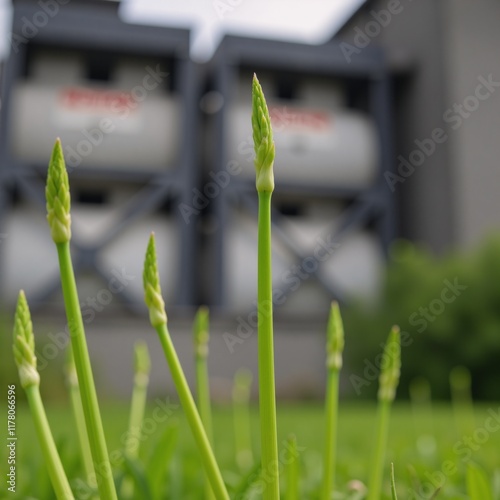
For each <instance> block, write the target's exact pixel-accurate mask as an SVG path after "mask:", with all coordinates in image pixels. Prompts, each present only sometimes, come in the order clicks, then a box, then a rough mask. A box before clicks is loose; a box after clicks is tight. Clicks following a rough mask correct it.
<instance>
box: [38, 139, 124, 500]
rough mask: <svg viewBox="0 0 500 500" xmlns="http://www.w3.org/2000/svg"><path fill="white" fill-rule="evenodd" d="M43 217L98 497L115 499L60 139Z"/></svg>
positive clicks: (48, 177)
mask: <svg viewBox="0 0 500 500" xmlns="http://www.w3.org/2000/svg"><path fill="white" fill-rule="evenodd" d="M45 196H46V200H47V220H48V222H49V226H50V231H51V235H52V239H53V240H54V243H55V244H56V247H57V254H58V258H59V269H60V273H61V284H62V291H63V296H64V305H65V308H66V317H67V320H68V326H69V331H70V338H71V345H72V348H73V355H74V358H75V366H76V373H77V375H78V383H79V384H80V391H81V395H82V406H83V411H84V415H85V423H86V425H87V432H88V435H89V438H90V449H91V451H92V458H93V460H94V467H95V471H96V473H97V486H98V489H99V493H100V496H101V498H103V499H106V500H113V499H116V490H115V484H114V481H113V474H112V471H111V463H110V461H109V457H108V451H107V447H106V440H105V436H104V429H103V427H102V421H101V415H100V411H99V403H98V400H97V394H96V390H95V384H94V377H93V374H92V367H91V364H90V358H89V353H88V348H87V341H86V339H85V331H84V328H83V320H82V313H81V310H80V301H79V299H78V291H77V289H76V282H75V276H74V272H73V264H72V261H71V253H70V247H69V242H70V239H71V215H70V192H69V181H68V172H67V171H66V165H65V163H64V157H63V151H62V146H61V141H60V140H59V139H58V140H57V141H56V143H55V145H54V150H53V152H52V157H51V159H50V163H49V171H48V174H47V185H46V188H45Z"/></svg>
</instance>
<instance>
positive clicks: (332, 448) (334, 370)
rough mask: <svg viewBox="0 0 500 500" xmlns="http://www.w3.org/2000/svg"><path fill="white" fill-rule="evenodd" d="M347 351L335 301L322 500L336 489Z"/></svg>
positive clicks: (330, 332)
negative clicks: (341, 380)
mask: <svg viewBox="0 0 500 500" xmlns="http://www.w3.org/2000/svg"><path fill="white" fill-rule="evenodd" d="M343 350H344V327H343V325H342V318H341V317H340V310H339V305H338V303H337V302H333V303H332V305H331V308H330V316H329V319H328V328H327V342H326V367H327V370H328V372H327V381H326V401H325V416H326V432H325V456H324V464H323V468H324V470H323V495H322V499H323V500H330V499H331V497H332V489H333V488H334V486H335V467H336V463H335V458H336V448H337V422H338V407H339V378H340V370H341V368H342V353H343Z"/></svg>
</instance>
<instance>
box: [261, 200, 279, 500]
mask: <svg viewBox="0 0 500 500" xmlns="http://www.w3.org/2000/svg"><path fill="white" fill-rule="evenodd" d="M258 225H259V227H258V280H257V308H258V329H259V335H258V352H259V398H260V428H261V453H262V471H263V472H265V474H266V477H268V478H269V481H267V482H266V483H265V486H264V492H263V498H264V500H278V499H279V469H278V435H277V424H276V395H275V386H274V345H273V303H272V266H271V193H270V192H265V191H264V192H259V220H258Z"/></svg>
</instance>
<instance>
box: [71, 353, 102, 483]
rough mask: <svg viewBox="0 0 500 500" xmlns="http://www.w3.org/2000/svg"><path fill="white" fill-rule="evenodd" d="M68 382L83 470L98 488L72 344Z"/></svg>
mask: <svg viewBox="0 0 500 500" xmlns="http://www.w3.org/2000/svg"><path fill="white" fill-rule="evenodd" d="M65 369H66V383H67V385H68V390H69V397H70V401H71V406H72V408H73V415H74V417H75V424H76V433H77V435H78V442H79V444H80V452H81V454H82V464H83V470H84V472H85V477H86V479H87V483H88V485H89V486H90V487H91V488H97V484H96V476H95V472H94V464H93V463H92V452H91V451H90V445H89V435H88V434H87V428H86V427H85V415H84V414H83V406H82V396H81V394H80V385H79V384H78V376H77V374H76V367H75V358H74V357H73V350H72V349H71V345H69V346H68V349H67V351H66V366H65Z"/></svg>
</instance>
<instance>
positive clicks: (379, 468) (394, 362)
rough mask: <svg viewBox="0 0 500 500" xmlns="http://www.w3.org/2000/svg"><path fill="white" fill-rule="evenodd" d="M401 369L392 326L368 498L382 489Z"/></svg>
mask: <svg viewBox="0 0 500 500" xmlns="http://www.w3.org/2000/svg"><path fill="white" fill-rule="evenodd" d="M400 369H401V341H400V336H399V328H398V327H397V326H394V327H393V328H392V330H391V333H390V334H389V338H388V339H387V342H386V344H385V348H384V354H383V357H382V367H381V370H380V377H379V390H378V410H377V411H378V416H377V422H378V423H377V434H376V444H375V450H374V455H373V461H372V469H371V473H370V482H369V487H368V500H379V498H380V494H381V491H382V478H383V474H384V463H385V453H386V447H387V436H388V434H389V416H390V411H391V404H392V402H393V401H394V398H395V396H396V388H397V386H398V383H399V374H400Z"/></svg>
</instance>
